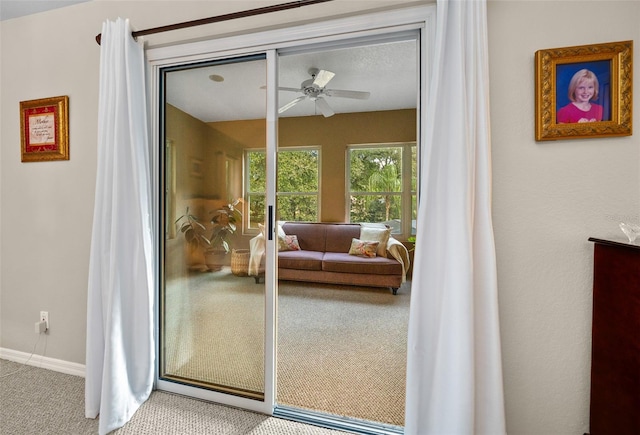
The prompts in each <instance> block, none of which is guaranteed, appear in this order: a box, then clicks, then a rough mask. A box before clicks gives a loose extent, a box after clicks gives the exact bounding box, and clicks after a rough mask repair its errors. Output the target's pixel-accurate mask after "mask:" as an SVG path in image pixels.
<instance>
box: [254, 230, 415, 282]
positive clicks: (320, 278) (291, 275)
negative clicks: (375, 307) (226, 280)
mask: <svg viewBox="0 0 640 435" xmlns="http://www.w3.org/2000/svg"><path fill="white" fill-rule="evenodd" d="M361 228H362V227H361V226H360V225H358V224H333V223H300V222H287V223H284V224H283V225H282V229H283V230H284V233H285V234H287V235H295V236H296V237H297V239H298V243H299V245H300V250H294V251H282V250H281V251H279V252H278V279H281V280H290V281H307V282H320V283H329V284H348V285H358V286H371V287H387V288H390V289H391V290H392V291H393V294H396V293H397V291H398V288H399V287H400V286H401V285H402V283H403V282H404V281H405V274H406V270H407V269H408V267H409V264H408V261H409V260H408V254H407V251H406V248H405V247H404V246H403V245H402V244H401V243H400V242H398V241H396V240H395V239H393V238H392V239H391V240H390V243H389V244H387V248H388V252H387V257H386V258H385V257H384V256H376V257H372V258H367V257H361V256H355V255H350V254H349V253H348V252H349V248H350V247H351V241H352V239H354V238H356V239H358V238H360V230H361ZM259 237H260V236H259ZM254 269H255V268H254ZM260 272H262V270H258V271H256V270H254V271H253V272H252V270H251V268H250V270H249V274H250V275H254V277H255V278H256V282H259V278H260V276H262V274H261V273H260Z"/></svg>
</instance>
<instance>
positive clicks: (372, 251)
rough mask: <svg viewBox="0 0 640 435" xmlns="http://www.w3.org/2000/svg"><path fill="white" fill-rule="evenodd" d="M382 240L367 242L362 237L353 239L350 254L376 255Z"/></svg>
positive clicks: (361, 255) (360, 255)
mask: <svg viewBox="0 0 640 435" xmlns="http://www.w3.org/2000/svg"><path fill="white" fill-rule="evenodd" d="M379 244H380V242H367V241H364V240H360V239H352V240H351V248H349V255H357V256H359V257H375V256H376V250H377V249H378V245H379Z"/></svg>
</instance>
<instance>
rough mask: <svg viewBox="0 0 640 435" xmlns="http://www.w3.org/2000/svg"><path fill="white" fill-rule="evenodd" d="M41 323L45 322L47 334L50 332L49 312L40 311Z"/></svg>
mask: <svg viewBox="0 0 640 435" xmlns="http://www.w3.org/2000/svg"><path fill="white" fill-rule="evenodd" d="M40 321H41V322H44V330H45V332H46V331H48V330H49V312H48V311H40Z"/></svg>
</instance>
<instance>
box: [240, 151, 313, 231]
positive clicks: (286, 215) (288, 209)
mask: <svg viewBox="0 0 640 435" xmlns="http://www.w3.org/2000/svg"><path fill="white" fill-rule="evenodd" d="M277 165H278V170H277V179H276V197H277V211H278V216H277V219H279V220H286V221H310V222H315V221H317V220H318V215H319V212H318V210H319V191H320V189H319V186H320V149H319V148H317V147H304V148H291V149H286V150H280V151H278V162H277ZM245 180H246V181H245V191H246V199H247V207H248V210H247V213H246V216H248V219H247V221H246V226H245V229H246V230H254V229H257V228H258V224H259V223H263V222H264V220H265V219H264V210H265V188H266V153H265V151H263V150H247V151H246V153H245Z"/></svg>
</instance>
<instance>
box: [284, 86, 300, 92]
mask: <svg viewBox="0 0 640 435" xmlns="http://www.w3.org/2000/svg"><path fill="white" fill-rule="evenodd" d="M278 90H279V91H291V92H301V91H302V89H300V88H287V87H284V86H279V87H278Z"/></svg>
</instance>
